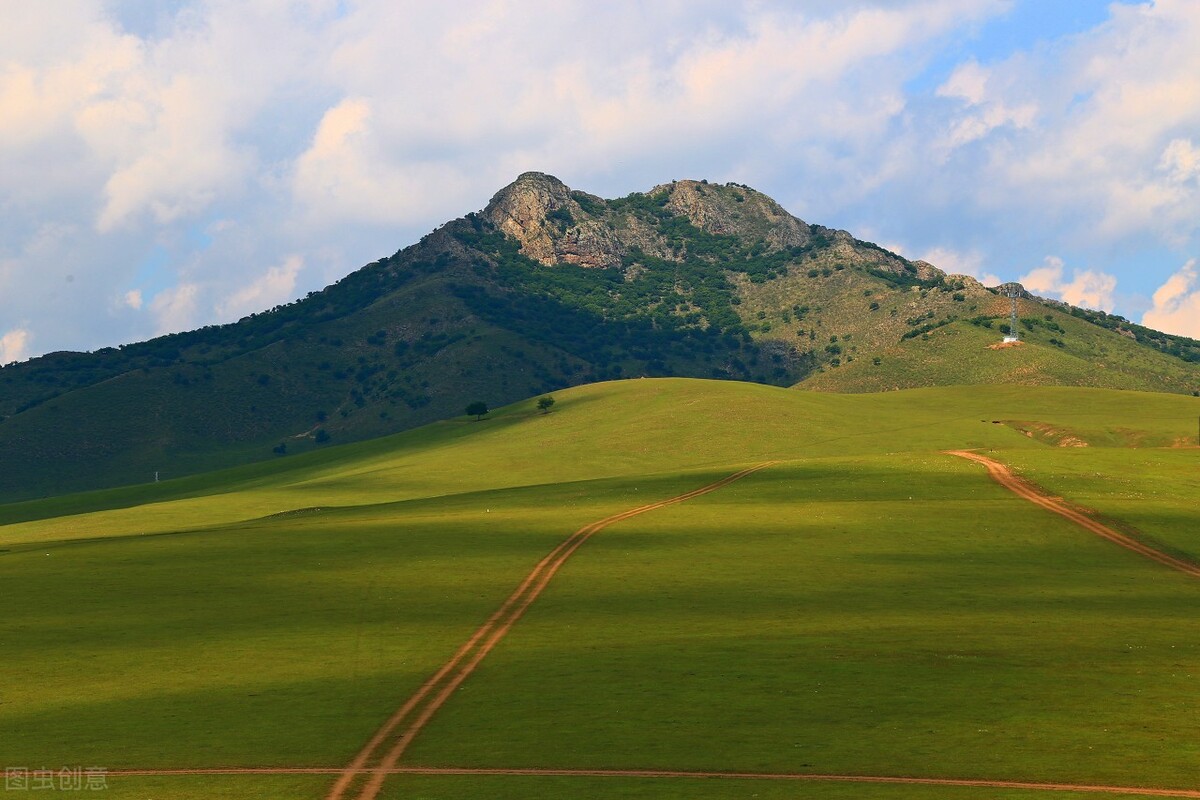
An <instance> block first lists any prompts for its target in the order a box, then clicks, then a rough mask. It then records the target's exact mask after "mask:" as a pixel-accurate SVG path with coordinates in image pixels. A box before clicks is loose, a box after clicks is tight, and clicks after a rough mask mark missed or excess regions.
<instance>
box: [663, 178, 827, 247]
mask: <svg viewBox="0 0 1200 800" xmlns="http://www.w3.org/2000/svg"><path fill="white" fill-rule="evenodd" d="M658 192H667V193H668V200H667V206H666V207H667V208H668V209H669V210H671V211H673V212H674V213H676V214H678V215H680V216H684V217H687V219H688V221H689V222H691V223H692V225H694V226H696V227H697V228H699V229H700V230H702V231H707V232H708V233H713V234H718V235H732V236H744V237H746V238H748V239H751V240H754V239H762V240H763V241H765V242H766V243H767V245H768V246H769V247H770V248H771V249H772V250H780V249H784V248H788V247H797V246H803V245H806V244H808V241H809V239H810V238H812V237H811V233H810V232H809V226H808V225H807V224H805V223H804V222H802V221H801V220H798V219H796V218H795V217H793V216H792V215H791V214H789V213H788V212H787V211H785V210H784V209H783V207H782V206H780V205H779V204H778V203H776V202H775V201H774V200H772V199H771V198H769V197H767V196H766V195H765V194H762V193H761V192H757V191H755V190H753V189H750V188H747V187H744V186H736V185H733V184H727V185H724V186H721V185H717V184H709V183H705V182H703V181H675V182H673V183H669V184H664V185H662V186H656V187H655V188H654V190H653V191H652V192H651V194H657V193H658Z"/></svg>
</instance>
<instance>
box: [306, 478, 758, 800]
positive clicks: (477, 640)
mask: <svg viewBox="0 0 1200 800" xmlns="http://www.w3.org/2000/svg"><path fill="white" fill-rule="evenodd" d="M776 463H778V462H775V461H768V462H765V463H762V464H757V465H755V466H753V467H750V468H748V469H743V470H741V471H739V472H735V473H733V474H732V475H727V476H725V477H724V478H722V479H721V480H719V481H714V482H713V483H710V484H708V485H707V486H701V487H700V488H699V489H693V490H692V491H690V492H685V493H683V494H681V495H677V496H675V497H671V498H668V499H666V500H660V501H658V502H656V503H649V504H647V505H644V506H639V507H637V508H631V509H629V510H628V511H622V512H620V513H619V514H613V515H612V516H609V517H605V518H604V519H602V520H598V521H597V522H593V523H590V524H588V525H585V526H583V527H582V528H580V529H579V530H577V531H576V532H575V533H574V534H572V535H571V536H570V537H569V538H568V539H566V540H565V541H564V542H563V543H562V544H560V545H559V546H558V547H556V548H554V549H553V550H552V551H550V554H549V555H547V556H546V557H545V558H543V559H542V560H541V561H540V562H538V564H537V566H535V567H534V568H533V571H532V572H530V573H529V574H528V575H527V576H526V577H525V580H524V581H522V582H521V584H520V585H519V586H518V587H517V589H516V591H514V592H513V593H512V594H511V595H509V597H508V599H507V600H505V601H504V604H503V605H501V606H500V608H499V609H497V610H496V613H494V614H492V616H491V617H489V618H488V620H487V622H485V623H484V624H483V625H482V626H480V628H479V629H478V630H476V631H475V633H474V634H472V635H471V637H470V638H469V639H467V641H466V642H464V643H463V645H462V646H461V647H460V648H459V649H458V650H457V652H455V653H454V655H453V656H451V658H450V660H449V661H447V662H446V663H445V664H443V665H442V667H441V668H440V669H439V670H438V671H437V672H435V673H434V674H433V676H432V677H430V678H429V680H427V681H425V683H424V684H422V685H421V688H419V689H418V690H417V691H416V693H415V694H414V695H413V696H412V697H410V698H409V699H408V701H407V702H405V704H404V705H403V706H401V707H400V708H399V709H397V710H396V713H394V714H392V716H391V717H390V718H389V719H388V720H387V722H385V723H384V724H383V727H381V728H380V729H379V730H378V731H376V733H375V735H374V736H372V737H371V740H370V741H369V742H367V744H366V746H365V747H363V749H362V750H361V751H359V753H358V755H356V756H355V757H354V760H353V761H351V762H350V764H349V765H348V766H347V767H346V768H345V769H344V770H343V771H342V772H341V774H340V775H339V776H338V779H337V781H336V782H335V783H334V785H333V788H332V789H331V790H330V792H329V794H328V795H327V800H343V798H346V797H349V796H351V794H352V793H353V791H354V789H355V787H356V784H357V783H358V782H359V781H360V779H362V778H363V777H364V776H365V778H366V782H365V785H364V786H363V787H362V789H361V791H359V793H358V794H357V795H356V797H357V798H358V800H374V798H375V797H377V796H378V794H379V791H380V790H381V789H382V788H383V782H384V780H385V779H386V778H387V776H388V774H389V771H390V770H391V769H392V768H394V767H395V766H396V764H397V762H399V760H400V756H402V755H403V754H404V751H405V750H406V749H407V748H408V746H409V744H410V743H411V742H412V740H413V739H414V738H416V736H417V734H418V733H420V732H421V729H422V728H424V727H425V724H426V723H428V722H429V720H430V718H432V717H433V715H434V714H435V713H437V710H438V709H439V708H441V707H442V705H443V704H444V703H445V702H446V700H447V699H449V697H450V696H451V695H452V694H453V693H454V690H455V689H457V688H458V687H459V685H461V684H462V682H463V681H465V680H466V679H467V677H468V676H469V675H470V674H471V673H472V672H474V670H475V667H477V666H478V665H479V662H480V661H482V660H483V659H484V657H485V656H486V655H487V654H488V653H489V652H491V650H492V648H494V647H495V646H496V644H497V643H498V642H499V641H500V640H501V639H503V638H504V635H505V634H506V633H508V631H509V630H510V629H511V628H512V626H513V625H514V624H516V622H517V620H519V619H520V618H521V616H522V615H523V614H524V613H525V610H526V609H528V608H529V606H530V605H531V604H532V603H533V601H534V600H536V599H537V597H538V595H540V594H541V593H542V590H543V589H545V588H546V585H547V584H548V583H549V582H550V579H551V578H553V577H554V574H555V573H556V572H558V569H559V567H561V566H562V565H563V564H564V563H565V562H566V560H567V559H568V558H570V557H571V554H573V553H574V552H575V551H576V550H578V549H579V548H580V546H581V545H582V544H583V543H584V542H586V541H587V540H588V539H589V538H590V537H591V536H592V535H593V534H595V533H597V532H599V531H601V530H603V529H604V528H607V527H608V526H609V525H612V524H614V523H617V522H621V521H622V520H626V519H629V518H630V517H636V516H638V515H639V514H645V513H646V512H648V511H655V510H657V509H660V508H665V507H666V506H670V505H675V504H676V503H682V502H684V501H685V500H691V499H692V498H693V497H699V496H700V495H703V494H708V493H709V492H714V491H716V490H717V489H720V488H721V487H723V486H728V485H729V484H731V483H733V482H734V481H736V480H740V479H741V478H744V477H746V476H747V475H749V474H751V473H753V472H757V471H758V470H760V469H765V468H766V467H769V466H771V465H772V464H776ZM371 767H373V769H371Z"/></svg>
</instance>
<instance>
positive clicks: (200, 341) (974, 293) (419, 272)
mask: <svg viewBox="0 0 1200 800" xmlns="http://www.w3.org/2000/svg"><path fill="white" fill-rule="evenodd" d="M1019 306H1020V307H1019V314H1020V317H1021V323H1020V327H1021V331H1020V332H1021V335H1022V338H1023V339H1024V340H1025V341H1024V343H1023V344H1022V345H1020V346H1017V347H1007V348H995V349H993V347H992V345H994V344H995V343H997V342H998V341H999V339H1000V336H1001V331H1002V330H1006V329H1007V319H1008V312H1009V300H1008V299H1007V298H1005V297H1001V296H999V295H998V294H997V293H996V292H995V291H993V290H989V289H986V288H985V287H983V286H982V285H981V284H979V283H978V282H977V281H975V280H974V279H972V278H969V277H966V276H952V275H951V276H948V275H946V274H945V273H943V272H942V271H940V270H938V269H937V268H936V267H934V266H933V265H931V264H928V263H925V262H921V261H909V260H907V259H905V258H903V257H901V256H899V255H896V254H894V253H891V252H888V251H886V250H884V249H882V248H880V247H878V246H876V245H874V244H871V243H869V242H864V241H860V240H858V239H855V238H854V237H853V236H851V235H850V234H849V233H847V232H845V231H839V230H833V229H830V228H825V227H822V226H820V225H812V224H808V223H805V222H803V221H801V220H799V219H797V218H795V217H793V216H792V215H790V214H788V213H787V212H786V211H785V210H784V209H783V208H782V207H781V206H779V204H778V203H776V202H775V201H773V200H772V199H771V198H769V197H767V196H766V195H763V194H761V193H759V192H757V191H755V190H753V189H751V188H749V187H747V186H743V185H739V184H732V183H731V184H724V185H716V184H710V183H707V182H706V181H690V180H689V181H675V182H672V183H669V184H664V185H661V186H657V187H655V188H654V189H652V190H650V191H648V192H645V193H634V194H631V195H629V196H628V197H624V198H620V199H615V200H604V199H601V198H599V197H596V196H594V195H590V194H587V193H585V192H581V191H575V190H572V189H570V188H569V187H567V186H566V185H564V184H563V183H562V182H561V181H559V180H557V179H556V178H553V177H551V176H548V175H543V174H541V173H532V172H531V173H526V174H524V175H521V176H520V177H518V178H517V180H516V181H515V182H513V183H512V184H511V185H509V186H507V187H505V188H504V189H502V190H501V191H500V192H498V193H497V194H496V195H495V197H493V198H492V200H491V202H490V203H489V204H488V205H487V207H486V208H485V209H483V210H482V211H481V212H478V213H472V214H468V215H467V216H466V217H464V218H461V219H458V220H454V221H452V222H449V223H447V224H446V225H443V226H442V227H440V228H438V229H437V230H435V231H433V232H432V233H430V234H429V235H427V236H425V237H424V238H423V239H422V240H421V241H420V242H418V243H417V244H414V245H412V246H411V247H407V248H405V249H403V250H401V251H399V252H398V253H396V254H395V255H393V256H391V257H388V258H384V259H381V260H379V261H376V262H374V263H372V264H368V265H367V266H365V267H363V268H362V269H360V270H358V271H356V272H354V273H352V274H351V275H349V276H347V277H346V278H344V279H343V280H341V281H339V282H338V283H336V284H334V285H332V286H329V287H328V288H326V289H324V290H323V291H320V292H313V293H311V294H309V295H308V296H307V297H305V298H303V299H301V300H298V301H296V302H294V303H290V304H288V305H284V306H278V307H276V308H274V309H271V310H269V311H264V312H263V313H260V314H254V315H251V316H250V317H247V318H245V319H242V320H240V321H239V322H237V323H233V324H229V325H222V326H210V327H206V328H202V329H200V330H196V331H190V332H187V333H180V334H173V335H170V336H164V337H160V338H157V339H153V340H151V341H148V342H142V343H138V344H133V345H127V346H123V347H120V348H106V349H103V350H99V351H97V352H94V353H52V354H49V355H46V356H43V357H41V358H36V359H33V360H31V361H27V362H23V363H19V364H15V365H9V366H7V367H3V368H0V462H3V463H4V464H6V465H9V464H19V465H20V469H5V470H4V471H3V472H2V473H0V499H9V500H11V499H17V498H24V497H32V496H37V495H40V494H47V493H61V492H65V491H71V490H79V489H87V488H98V487H104V486H113V485H118V484H122V483H134V482H142V481H148V480H153V479H154V476H155V473H156V472H158V473H159V474H160V475H161V476H162V477H164V478H166V477H174V476H178V475H182V474H186V473H192V472H197V471H201V470H205V469H211V468H215V467H220V466H227V465H231V464H236V463H243V462H248V461H253V460H258V459H264V458H283V457H287V456H288V455H289V454H292V453H295V452H298V451H303V450H308V449H312V448H315V447H320V446H323V445H324V444H325V443H327V442H335V443H336V442H345V441H353V440H360V439H366V438H370V437H374V436H379V435H383V434H386V433H391V432H395V431H398V430H403V429H407V428H411V427H414V426H417V425H420V424H423V423H425V422H429V421H431V420H434V419H439V418H444V417H447V416H453V415H456V414H461V413H462V410H463V408H464V407H465V406H466V404H467V403H469V402H471V401H474V400H485V401H487V402H489V403H491V404H492V405H498V404H503V403H508V402H511V401H514V400H517V399H520V398H522V397H527V396H530V395H535V394H541V393H545V392H549V391H553V390H555V389H558V388H562V387H565V386H570V385H576V384H581V383H588V382H593V381H598V380H606V379H614V378H622V377H636V376H642V375H645V376H685V377H704V378H711V377H715V378H726V379H735V380H748V381H757V382H760V383H771V384H776V385H780V386H792V385H795V386H797V387H798V388H801V389H814V390H826V391H877V390H885V389H893V388H901V387H910V386H927V385H943V384H972V383H999V382H1003V383H1021V384H1031V385H1032V384H1047V385H1049V384H1058V385H1089V386H1102V387H1108V388H1121V389H1145V390H1152V391H1164V392H1180V393H1192V392H1195V391H1197V389H1198V388H1200V342H1197V341H1195V340H1191V339H1186V338H1183V337H1177V336H1170V335H1167V334H1162V333H1158V332H1156V331H1152V330H1149V329H1147V328H1143V327H1141V326H1137V325H1133V324H1131V323H1129V322H1127V321H1126V320H1124V319H1122V318H1120V317H1115V316H1111V315H1106V314H1103V313H1100V312H1091V311H1085V310H1082V309H1077V308H1073V307H1070V306H1066V305H1064V304H1061V303H1057V302H1052V301H1047V300H1043V299H1040V298H1036V297H1032V296H1029V295H1024V296H1022V298H1021V299H1020V300H1019Z"/></svg>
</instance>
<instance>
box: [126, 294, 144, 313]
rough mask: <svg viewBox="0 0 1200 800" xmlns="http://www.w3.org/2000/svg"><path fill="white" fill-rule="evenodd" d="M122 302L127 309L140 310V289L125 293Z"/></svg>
mask: <svg viewBox="0 0 1200 800" xmlns="http://www.w3.org/2000/svg"><path fill="white" fill-rule="evenodd" d="M122 301H123V302H124V303H125V305H126V306H128V307H129V308H132V309H133V310H135V311H136V310H138V309H140V308H141V307H142V290H141V289H132V290H130V291H128V292H126V293H125V296H124V297H123V298H122Z"/></svg>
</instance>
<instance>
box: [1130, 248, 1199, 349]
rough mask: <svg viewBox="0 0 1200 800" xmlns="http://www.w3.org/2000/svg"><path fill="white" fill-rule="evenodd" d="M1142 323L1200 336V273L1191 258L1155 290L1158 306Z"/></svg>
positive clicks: (1181, 333)
mask: <svg viewBox="0 0 1200 800" xmlns="http://www.w3.org/2000/svg"><path fill="white" fill-rule="evenodd" d="M1142 324H1143V325H1146V326H1148V327H1151V328H1156V329H1158V330H1160V331H1166V332H1167V333H1177V334H1180V335H1181V336H1191V337H1192V338H1196V339H1200V274H1197V271H1196V259H1194V258H1193V259H1191V260H1189V261H1188V262H1187V263H1186V264H1184V265H1183V266H1182V267H1181V268H1180V269H1179V271H1178V272H1176V273H1175V274H1174V275H1172V276H1171V277H1169V278H1168V279H1167V281H1166V282H1165V283H1164V284H1163V285H1162V286H1160V287H1159V288H1158V291H1156V292H1155V293H1154V306H1153V307H1152V308H1151V309H1150V310H1148V311H1147V312H1146V313H1145V314H1144V315H1143V316H1142Z"/></svg>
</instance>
